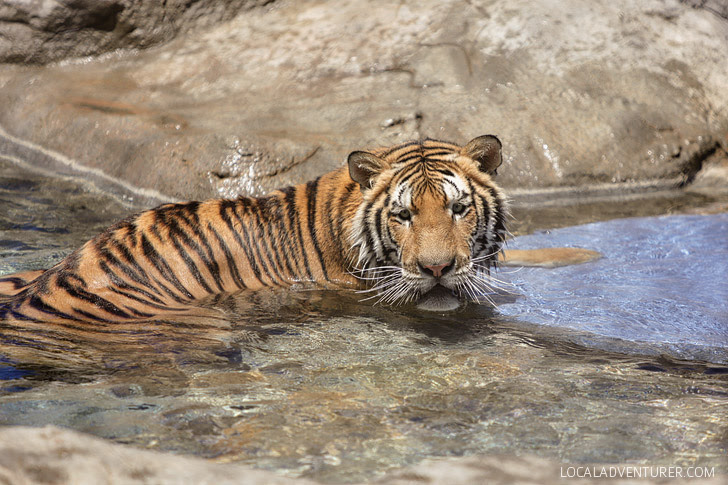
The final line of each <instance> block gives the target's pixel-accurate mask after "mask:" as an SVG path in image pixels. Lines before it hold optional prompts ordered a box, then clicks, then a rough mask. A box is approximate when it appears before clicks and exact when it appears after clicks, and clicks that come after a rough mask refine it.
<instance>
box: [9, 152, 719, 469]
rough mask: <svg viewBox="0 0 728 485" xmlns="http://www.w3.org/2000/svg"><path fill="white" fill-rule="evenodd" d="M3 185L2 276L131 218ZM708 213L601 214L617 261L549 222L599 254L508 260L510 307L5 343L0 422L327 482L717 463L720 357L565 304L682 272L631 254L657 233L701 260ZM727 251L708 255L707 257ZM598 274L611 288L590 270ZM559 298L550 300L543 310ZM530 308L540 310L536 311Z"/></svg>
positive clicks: (293, 314)
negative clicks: (637, 334) (50, 345)
mask: <svg viewBox="0 0 728 485" xmlns="http://www.w3.org/2000/svg"><path fill="white" fill-rule="evenodd" d="M0 187H1V188H2V192H0V225H1V227H2V233H1V235H0V273H6V272H10V271H14V270H16V269H20V268H37V267H43V266H47V265H48V264H49V263H50V262H52V261H54V260H57V259H58V258H60V257H62V256H63V255H65V254H67V253H68V252H69V251H70V250H71V249H72V248H73V247H75V246H77V245H78V244H80V243H81V242H83V241H84V240H85V239H87V238H88V237H90V236H91V235H92V234H94V233H96V232H98V231H99V230H101V228H102V227H103V226H105V225H106V224H108V223H111V222H113V221H114V220H116V219H118V218H119V217H122V216H123V215H124V214H126V213H127V212H128V211H129V209H125V208H124V207H122V206H120V205H119V204H117V203H116V202H114V201H113V200H112V199H108V198H105V197H103V196H102V195H100V194H96V193H93V192H86V191H85V190H84V189H83V188H82V186H80V185H77V184H73V183H71V182H63V181H57V180H52V179H47V178H44V177H41V176H37V175H33V174H29V173H27V172H25V171H22V170H19V169H17V168H14V167H13V166H10V165H0ZM706 217H707V218H705V219H702V218H699V217H698V218H677V219H675V218H666V219H654V218H653V219H640V220H635V221H632V222H629V221H628V222H625V221H615V222H614V223H608V224H633V225H632V226H630V227H631V228H632V230H630V231H626V232H625V234H624V236H623V237H624V238H625V241H624V242H625V243H627V244H636V245H637V250H638V252H637V253H633V252H627V253H625V254H624V255H621V254H619V251H617V254H615V252H614V251H615V249H616V248H618V246H617V243H618V241H614V242H613V244H615V246H610V244H612V243H610V242H606V241H602V240H603V239H605V238H604V236H603V233H599V234H602V235H600V236H599V237H597V236H596V235H595V234H592V235H591V236H590V235H589V231H590V230H591V229H590V226H584V227H582V228H573V229H566V230H559V231H553V232H552V233H551V234H550V235H549V237H551V236H553V237H554V239H553V240H554V241H559V244H566V243H567V242H571V243H575V242H576V243H575V244H582V243H584V244H582V245H585V246H587V247H590V248H593V249H599V250H601V251H603V252H604V254H605V258H604V260H602V261H600V262H597V263H590V264H592V265H593V266H588V265H585V266H582V267H578V268H563V269H559V270H548V271H547V270H527V271H526V270H523V271H520V272H516V273H512V274H506V271H511V270H510V269H509V270H504V271H503V272H502V273H501V276H503V277H509V278H511V279H512V281H513V282H514V284H515V285H516V287H517V288H518V289H520V290H521V292H522V294H520V295H502V296H499V297H498V298H499V302H500V305H501V306H500V308H499V310H493V309H491V308H488V307H483V306H477V305H468V306H466V307H465V308H462V309H460V310H458V311H456V312H454V313H446V314H438V313H431V312H427V313H423V312H419V311H416V310H414V309H411V308H398V309H390V308H387V307H381V306H375V307H373V306H371V305H370V304H368V303H365V302H360V301H359V300H358V298H357V295H355V294H353V293H350V292H326V291H317V290H300V291H263V292H258V293H247V294H240V295H233V296H229V297H227V298H224V299H221V300H218V301H213V302H209V303H208V304H207V305H206V307H205V308H204V309H203V310H204V311H202V310H201V315H200V317H199V318H198V319H196V320H195V321H194V322H189V323H190V324H189V325H187V326H184V327H182V326H180V327H178V328H176V329H175V330H174V332H172V331H171V330H170V329H169V328H167V329H165V328H164V327H161V326H160V327H155V326H154V325H153V324H152V323H150V324H149V326H148V327H146V328H145V329H144V331H138V332H133V331H130V332H129V333H128V334H127V335H125V336H124V337H123V338H121V339H117V340H116V341H114V342H99V341H92V342H88V343H86V344H85V345H78V346H75V347H69V349H68V350H67V351H66V352H65V353H64V354H63V358H59V355H58V354H57V353H54V352H51V351H49V350H47V349H45V350H44V349H23V351H24V352H25V353H20V354H19V353H18V352H17V350H18V349H12V348H10V347H9V346H5V347H4V348H1V349H0V354H4V355H5V356H6V357H5V359H4V360H0V379H2V380H0V424H6V425H11V424H12V425H33V426H40V425H43V424H49V423H52V424H55V425H59V426H65V427H69V428H72V429H76V430H79V431H83V432H88V433H92V434H95V435H98V436H102V437H105V438H108V439H111V440H114V441H116V442H120V443H129V444H133V445H135V446H139V447H144V448H151V449H157V450H166V451H173V452H178V453H190V454H195V455H199V456H204V457H208V458H211V459H214V460H218V461H222V462H230V461H234V462H242V463H246V464H250V465H253V466H256V467H260V468H267V469H273V470H278V471H279V472H281V473H285V474H288V475H293V476H307V477H311V478H314V479H317V480H321V481H323V482H331V483H334V482H337V483H338V482H355V481H359V480H363V479H371V478H374V477H376V476H378V475H380V474H383V473H384V472H386V471H387V470H389V469H392V468H396V467H400V466H404V465H408V464H413V463H417V462H419V461H421V460H423V459H424V458H427V457H435V456H460V455H469V454H477V453H506V454H513V453H517V454H524V453H533V454H536V455H540V456H544V457H550V458H553V459H555V460H558V461H560V462H563V463H565V464H579V463H594V462H599V463H604V462H612V463H619V464H626V463H630V464H634V463H642V464H649V465H652V466H658V465H666V466H680V465H682V466H715V467H717V468H716V471H717V472H718V471H723V472H725V471H727V470H728V464H727V463H726V456H727V454H726V453H727V452H728V443H726V436H728V424H727V423H726V420H725V416H726V415H728V366H726V365H725V361H721V360H720V359H718V358H714V359H713V362H708V361H706V360H704V359H703V360H700V359H699V358H698V357H700V356H699V355H692V356H691V357H693V358H692V360H685V359H682V360H681V359H678V358H676V357H678V356H679V355H678V354H672V356H669V355H666V354H664V353H663V354H662V355H658V354H656V353H655V352H654V351H649V350H650V349H652V350H654V349H659V350H660V351H662V350H664V349H663V348H662V347H659V345H658V344H657V343H658V342H659V341H660V339H659V337H656V338H654V339H652V340H649V339H648V340H647V341H644V340H640V342H641V344H640V346H637V347H630V348H624V347H623V346H622V343H623V342H624V341H625V340H624V339H625V338H629V337H630V334H627V333H626V330H617V331H616V332H617V333H613V334H610V333H609V332H607V331H603V330H604V329H609V328H610V327H609V326H603V327H599V328H596V327H593V328H584V323H583V322H584V321H583V320H578V318H580V312H582V311H583V310H580V308H581V307H580V305H578V304H576V303H575V304H574V305H572V308H570V309H569V308H568V307H569V305H568V301H564V300H563V295H560V294H559V292H560V291H562V290H561V288H562V287H563V286H566V285H568V284H573V285H574V286H578V287H577V288H576V290H574V294H575V298H576V297H578V298H577V299H576V300H575V301H576V302H579V301H588V298H591V297H592V295H591V294H590V293H588V291H590V290H589V288H590V285H591V284H597V283H598V284H599V285H604V282H605V281H606V282H609V281H613V282H614V283H615V286H619V285H622V284H624V283H625V281H629V279H630V278H631V277H632V276H630V274H631V273H629V272H627V269H630V268H631V269H634V268H635V267H636V268H639V269H640V270H639V271H638V272H637V274H639V275H641V277H642V278H643V280H640V282H639V283H638V284H639V285H642V284H643V283H645V282H649V281H651V280H650V278H651V275H652V274H657V273H655V272H656V271H659V268H660V266H659V264H658V263H659V262H667V263H668V267H670V268H675V267H681V265H680V258H683V257H687V256H685V255H684V254H683V252H682V249H687V250H688V251H691V250H692V249H690V248H689V247H688V246H685V244H687V243H689V240H690V238H685V237H684V235H685V233H684V231H683V232H681V233H680V234H677V235H676V236H675V237H676V239H675V241H676V243H677V246H676V247H677V248H678V249H673V248H672V247H671V246H670V245H668V244H666V243H665V241H664V240H660V241H661V242H660V244H658V245H653V247H652V249H653V250H654V254H655V255H657V256H659V257H654V258H650V257H649V254H650V253H649V252H647V253H646V252H641V253H640V252H639V251H642V249H640V247H641V246H640V245H639V241H644V240H645V239H640V238H643V237H646V238H648V239H646V240H649V237H659V234H660V231H661V230H662V228H664V227H665V224H667V225H668V226H669V225H671V224H677V226H676V227H678V228H685V227H688V226H685V224H690V226H689V227H692V229H691V230H692V231H693V232H692V233H691V234H694V235H696V239H699V240H700V241H702V242H701V243H700V244H702V246H700V247H701V248H702V249H704V250H706V251H707V250H709V249H710V248H708V247H707V246H706V244H707V243H706V242H705V240H704V239H701V237H702V236H701V237H697V236H698V235H699V233H700V231H699V230H698V229H697V228H699V227H701V226H700V225H699V224H698V225H695V224H692V222H690V221H693V220H701V221H715V223H716V224H718V226H716V227H720V224H724V221H725V216H715V217H714V216H706ZM603 227H616V226H603ZM620 227H624V226H620ZM646 228H651V229H650V231H646ZM709 234H710V231H707V232H705V234H704V235H705V236H707V235H709ZM535 237H537V238H538V237H541V238H542V237H545V236H544V235H537V236H535ZM572 237H573V238H575V239H572ZM590 237H591V238H592V239H589V238H590ZM632 237H634V239H632ZM671 237H673V236H671ZM583 238H586V239H583ZM521 241H522V242H521ZM521 241H519V242H518V244H523V245H524V246H525V245H527V244H529V243H530V242H534V244H535V243H537V242H538V240H537V239H533V240H529V239H525V238H524V239H522V240H521ZM630 241H632V242H630ZM587 242H588V244H587ZM602 243H604V244H602ZM554 245H558V244H554ZM722 247H723V246H720V244H719V245H718V247H717V248H716V247H714V246H713V249H714V250H715V249H720V248H722ZM643 249H645V248H643ZM645 251H647V250H646V249H645ZM615 257H623V258H626V259H625V260H629V258H634V261H633V262H632V263H633V264H632V266H631V267H625V268H624V270H625V272H624V273H623V274H622V275H621V277H622V278H623V279H621V280H617V279H614V278H615V277H616V276H619V271H618V270H619V268H620V267H623V265H622V266H620V265H619V264H610V262H612V261H614V259H613V258H615ZM721 258H722V256H721V255H720V254H718V252H716V253H715V257H714V259H713V261H715V262H716V263H718V262H720V261H725V258H722V259H721ZM618 261H622V260H618ZM635 265H636V266H635ZM705 269H707V270H710V267H709V265H708V266H703V267H698V268H694V271H697V272H698V273H700V271H703V270H705ZM549 271H550V272H549ZM570 271H573V273H570ZM715 271H719V267H718V266H717V265H716V268H715ZM610 272H611V273H610ZM592 273H594V274H595V276H594V278H598V277H600V278H601V280H598V279H595V280H589V281H587V280H580V281H579V278H582V277H585V275H586V276H588V275H590V274H592ZM711 274H712V273H711ZM579 275H581V276H579ZM664 276H665V275H662V276H661V277H664ZM666 277H668V278H672V279H670V280H669V281H670V282H672V283H674V282H675V281H678V280H679V278H677V277H670V275H669V274H667V276H666ZM561 280H563V281H561ZM575 280H577V281H579V283H580V284H579V285H576V284H575V283H574V281H575ZM661 281H662V280H661ZM693 281H694V280H693ZM716 281H718V282H720V281H721V280H714V279H713V276H710V280H709V284H707V285H706V286H705V287H704V288H705V294H708V295H713V297H714V298H715V300H714V301H713V300H710V299H709V300H705V301H706V302H708V303H711V302H712V303H720V301H721V300H720V298H721V293H715V291H716V290H717V291H720V290H721V288H723V287H722V286H720V285H719V284H718V283H716ZM710 282H712V283H710ZM546 283H550V284H552V285H557V286H555V287H554V288H553V289H550V287H549V285H547V284H546ZM584 283H588V284H584ZM635 283H637V282H635ZM711 285H713V286H711ZM579 288H586V290H584V291H587V293H579V291H582V290H580V289H579ZM599 288H600V290H604V289H605V288H603V286H599ZM617 289H618V288H613V289H612V290H614V291H615V292H616V291H617ZM577 290H579V291H577ZM632 290H633V288H631V289H630V291H632ZM550 291H552V292H554V293H557V295H556V296H557V297H559V298H556V300H557V301H555V302H549V301H547V300H548V299H549V298H551V297H552V296H554V295H553V294H552V293H549V292H550ZM616 294H618V293H616ZM631 294H632V293H630V295H631ZM682 294H683V292H680V291H676V292H675V293H674V294H670V295H669V296H670V298H680V297H681V295H682ZM690 294H691V295H692V294H695V292H692V293H690ZM700 294H701V295H702V294H704V293H700ZM683 296H684V295H683ZM710 298H712V297H710ZM625 301H626V302H628V300H627V299H625ZM702 301H703V300H700V299H697V300H696V301H695V311H696V312H705V311H706V307H704V306H703V303H701V302H702ZM534 302H538V304H539V305H546V307H545V308H544V309H543V311H542V312H541V313H538V312H537V311H536V310H538V309H539V308H540V306H539V305H535V304H534ZM615 304H616V302H615ZM609 308H611V307H609ZM557 309H559V310H561V311H564V310H568V311H569V312H571V313H569V314H568V315H569V318H567V319H566V321H564V319H563V318H562V319H560V320H558V323H559V325H561V327H558V328H555V327H553V326H550V323H551V322H552V321H553V320H552V319H550V318H549V315H551V316H552V317H553V316H554V312H555V311H556V310H557ZM626 309H627V308H625V311H626ZM526 310H528V311H526ZM604 311H605V312H606V310H604ZM716 311H717V310H716ZM524 313H525V316H524ZM516 315H518V317H516ZM571 317H573V318H574V320H573V322H572V323H573V324H572V325H571V327H569V324H570V321H571ZM655 317H656V318H660V319H661V320H659V321H658V322H657V323H658V324H660V325H663V326H664V328H666V329H668V330H669V332H668V333H666V338H667V339H668V340H669V341H670V342H672V343H674V344H686V343H691V344H694V343H695V342H692V341H691V342H683V341H681V340H680V338H682V337H685V335H683V334H682V333H680V328H679V325H673V324H672V323H671V322H672V321H673V320H674V319H673V318H664V315H662V314H655ZM191 323H194V325H192V324H191ZM587 323H589V322H588V321H587ZM564 327H565V328H566V329H564ZM712 327H715V326H714V325H712V324H711V327H710V328H712ZM571 329H575V330H571ZM598 332H601V333H598ZM585 335H586V336H591V338H592V340H589V339H585V338H583V337H584V336H585ZM696 335H697V336H696V338H700V339H702V338H705V336H706V335H707V334H706V335H703V336H701V335H698V334H696ZM575 336H576V337H575ZM714 342H716V343H717V344H720V345H723V344H722V343H721V342H722V341H718V340H715V341H714ZM698 343H700V341H698ZM651 345H652V347H650V346H651ZM720 345H718V346H720ZM676 348H679V347H676ZM668 350H669V349H668ZM673 350H674V348H673ZM11 355H13V356H15V357H16V359H17V358H18V355H21V356H22V357H23V359H22V360H23V362H22V363H20V362H18V361H17V360H15V361H13V360H11V359H10V356H11ZM710 356H712V357H716V355H715V354H712V353H711V354H710Z"/></svg>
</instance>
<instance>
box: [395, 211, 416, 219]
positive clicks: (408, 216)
mask: <svg viewBox="0 0 728 485" xmlns="http://www.w3.org/2000/svg"><path fill="white" fill-rule="evenodd" d="M395 215H396V216H397V217H399V218H400V219H402V220H403V221H409V220H410V219H412V213H411V212H410V211H409V209H402V210H401V211H399V212H397V213H396V214H395Z"/></svg>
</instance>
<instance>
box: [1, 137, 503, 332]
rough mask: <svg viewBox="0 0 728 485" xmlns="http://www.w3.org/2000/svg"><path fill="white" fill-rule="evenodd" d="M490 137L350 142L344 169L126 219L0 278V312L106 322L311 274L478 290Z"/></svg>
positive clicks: (486, 262) (495, 242)
mask: <svg viewBox="0 0 728 485" xmlns="http://www.w3.org/2000/svg"><path fill="white" fill-rule="evenodd" d="M502 158H503V157H502V144H501V142H500V140H499V139H498V138H497V137H496V136H494V135H483V136H479V137H476V138H474V139H472V140H471V141H470V142H468V143H467V144H465V145H463V146H460V145H457V144H454V143H450V142H446V141H440V140H435V139H431V138H427V139H423V140H417V141H408V142H404V143H401V144H397V145H395V146H390V147H384V148H376V149H371V150H368V151H354V152H352V153H350V154H349V156H348V157H347V163H346V165H344V166H342V167H340V168H339V169H337V170H334V171H332V172H330V173H327V174H324V175H322V176H320V177H319V178H317V179H315V180H312V181H309V182H307V183H304V184H300V185H295V186H289V187H286V188H283V189H280V190H275V191H272V192H270V193H269V194H267V195H265V196H262V197H257V198H256V197H245V196H241V197H238V198H236V199H211V200H206V201H202V202H198V201H194V202H186V203H174V204H165V205H161V206H159V207H157V208H154V209H151V210H147V211H144V212H140V213H138V214H135V215H132V216H130V217H128V218H126V219H124V220H122V221H120V222H118V223H116V224H114V225H112V226H111V227H109V228H108V229H107V230H105V231H104V232H102V233H101V234H99V235H97V236H96V237H94V238H92V239H91V240H89V241H88V242H86V243H85V244H84V245H83V246H81V247H80V248H79V249H77V250H75V251H73V252H72V253H71V254H70V255H68V256H67V257H66V258H65V259H63V260H61V261H60V262H59V263H57V264H56V265H55V266H53V267H52V268H50V269H48V270H45V271H33V272H28V273H20V274H15V275H9V276H6V277H3V278H0V294H2V295H3V296H0V328H2V322H3V321H5V322H7V321H10V320H13V321H16V322H21V323H22V322H43V321H49V320H53V321H55V320H60V321H64V322H71V323H74V322H85V323H88V322H92V323H93V322H97V323H104V324H106V323H110V322H119V321H127V320H135V319H136V320H138V319H149V318H154V317H155V316H158V315H160V314H162V313H164V312H171V311H184V310H185V308H186V307H187V306H188V305H190V304H191V303H193V302H196V301H200V300H202V299H204V298H207V297H210V296H211V295H216V294H222V293H233V292H238V291H243V290H259V289H262V288H266V287H286V286H292V285H296V284H300V283H307V282H308V283H314V284H316V285H320V286H322V287H324V288H356V289H359V290H364V291H369V292H371V293H372V294H373V296H374V297H376V298H377V301H378V302H383V303H386V304H391V305H397V304H403V303H407V302H410V301H416V300H418V299H419V298H421V297H422V296H423V295H425V294H427V293H428V292H429V291H430V290H432V289H433V288H434V287H436V286H438V285H439V286H441V287H444V288H446V289H447V290H449V291H452V292H454V293H455V294H457V295H458V296H459V297H461V298H465V299H467V298H470V299H475V298H477V297H478V295H479V294H482V293H484V292H486V291H488V290H489V289H490V288H491V285H490V283H489V280H488V275H489V272H490V269H491V268H492V267H494V266H496V265H497V264H498V254H499V253H500V252H501V251H502V248H503V244H504V242H505V240H506V235H507V229H506V220H507V218H508V215H509V211H508V203H507V199H506V196H505V195H504V193H503V191H502V190H501V189H500V188H499V187H498V186H497V185H496V183H495V182H494V177H495V175H496V171H497V169H498V167H499V166H500V165H501V163H502Z"/></svg>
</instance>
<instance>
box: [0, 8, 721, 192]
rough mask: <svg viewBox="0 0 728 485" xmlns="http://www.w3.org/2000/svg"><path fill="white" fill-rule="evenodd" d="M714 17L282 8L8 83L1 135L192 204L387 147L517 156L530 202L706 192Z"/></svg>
mask: <svg viewBox="0 0 728 485" xmlns="http://www.w3.org/2000/svg"><path fill="white" fill-rule="evenodd" d="M47 3H48V4H49V5H50V4H55V3H54V2H47ZM82 3H83V2H82ZM228 3H230V4H231V5H232V4H233V3H234V4H235V5H242V3H236V2H228ZM80 4H81V3H79V5H80ZM118 4H119V5H121V2H119V3H118ZM178 4H181V3H180V2H171V3H170V2H168V3H167V5H178ZM251 4H252V3H251ZM28 5H31V4H28ZM74 5H75V4H74ZM95 5H96V4H95ZM113 5H116V3H114V2H102V3H99V4H98V6H97V7H94V8H99V9H101V8H102V7H104V6H106V7H108V8H112V7H111V6H113ZM195 5H197V3H195ZM246 5H247V4H246ZM701 5H703V3H702V2H701ZM706 5H707V4H706ZM178 6H179V5H178ZM703 6H704V8H693V7H691V6H690V5H686V4H684V3H681V2H678V1H677V0H671V1H668V2H662V1H656V0H651V1H648V2H643V3H640V4H639V5H634V4H633V3H631V2H626V1H623V0H620V1H617V2H614V1H609V2H607V1H600V2H591V3H589V5H588V6H585V5H584V4H582V3H580V2H578V1H575V0H569V1H567V2H551V1H543V2H537V3H535V4H534V3H533V2H529V1H526V0H518V1H515V2H514V1H510V0H508V1H506V0H498V1H495V2H466V1H464V0H449V1H447V2H440V1H434V0H427V1H423V2H411V1H404V2H400V3H398V4H397V5H396V6H393V5H392V4H391V2H384V1H377V2H369V3H367V4H366V6H364V4H362V3H361V2H356V1H353V0H351V1H342V2H336V5H335V7H334V4H333V3H317V2H313V3H311V2H304V3H300V2H291V3H286V4H280V5H279V4H273V5H272V6H269V7H265V8H258V9H252V10H248V11H245V12H243V13H241V14H240V15H238V16H236V17H235V18H233V19H231V20H229V21H227V22H224V23H220V24H218V25H215V26H213V27H210V28H209V29H208V30H206V31H204V32H201V31H196V33H195V34H192V35H186V36H184V37H182V36H179V37H177V38H176V39H174V40H173V41H171V42H169V43H168V44H166V45H164V46H160V47H155V48H152V49H148V50H145V51H141V52H133V51H131V52H127V53H118V54H114V55H110V56H105V57H101V58H98V59H83V60H76V61H65V62H63V63H61V64H56V65H49V66H46V67H22V66H11V65H7V66H3V67H0V87H1V89H0V104H1V105H2V106H3V108H4V109H3V110H2V112H0V125H2V126H3V127H4V129H5V130H6V131H7V132H8V134H10V135H12V136H15V137H18V138H19V139H21V141H29V142H33V143H35V144H37V145H40V146H42V147H45V148H49V149H52V150H54V151H55V152H57V153H59V154H61V155H63V156H65V157H66V158H69V159H72V160H75V161H77V162H78V163H80V164H83V165H85V166H89V167H95V168H99V169H101V170H103V171H104V172H105V173H106V174H108V175H110V176H112V177H114V178H117V179H119V180H123V181H126V182H130V183H131V184H133V185H135V186H138V187H143V188H146V189H155V190H158V191H160V192H162V193H163V194H165V195H167V196H168V197H169V198H180V199H190V198H206V197H210V196H219V195H222V196H234V195H237V194H241V193H244V194H259V193H263V192H266V191H268V190H270V189H272V188H275V187H279V186H281V185H286V184H290V183H298V182H301V181H303V180H307V179H310V178H312V177H315V176H317V175H319V174H321V173H324V172H326V171H329V170H331V169H333V168H335V167H338V166H340V165H341V164H342V163H343V160H344V157H345V156H346V154H347V153H348V152H349V151H351V150H354V149H360V148H363V147H367V146H371V145H383V144H390V143H394V142H398V141H402V140H404V139H410V138H419V137H426V136H430V137H435V138H444V139H449V140H455V141H460V140H467V139H469V138H471V137H473V136H476V135H480V134H484V133H494V134H497V135H499V136H500V137H501V139H503V140H504V142H505V150H504V151H505V163H504V166H503V167H502V169H501V173H500V175H499V180H500V182H501V183H502V184H503V185H504V186H505V187H506V188H510V189H516V188H517V189H531V188H537V187H538V188H542V187H557V186H575V185H576V186H580V185H588V184H607V185H612V184H619V183H622V182H633V181H638V182H639V181H643V182H644V181H655V180H656V181H657V182H656V184H657V185H658V186H659V185H660V184H662V185H663V186H664V185H671V184H675V183H681V182H689V181H691V180H692V178H693V177H694V176H695V174H696V173H697V172H699V171H700V169H701V168H702V166H703V165H704V163H705V162H706V161H707V160H713V159H715V160H716V163H718V162H720V161H721V160H725V159H726V155H725V148H726V147H725V145H726V134H728V121H727V118H726V111H725V106H727V105H728V63H725V62H724V60H725V59H724V57H725V52H728V21H727V20H726V19H725V18H724V16H721V15H717V14H716V13H715V11H714V10H715V9H711V8H708V7H707V6H705V5H703ZM8 8H9V7H5V10H2V11H3V12H7V11H8V10H7V9H8ZM18 8H19V7H18ZM104 8H105V7H104ZM149 8H152V7H151V6H150V7H149ZM124 12H126V10H124ZM226 12H227V11H226ZM225 15H227V13H226V14H225ZM6 16H7V14H6ZM223 17H224V16H222V15H218V16H217V17H216V18H223ZM210 18H212V17H210ZM352 19H356V20H352ZM78 21H79V22H80V21H81V20H78ZM164 25H166V24H164V23H161V24H160V29H162V30H164V29H163V27H164ZM84 32H85V30H84V29H80V30H79V31H78V33H77V36H78V37H79V38H80V37H82V36H84V35H86V34H84ZM112 32H113V31H112ZM134 32H136V31H134ZM155 32H156V31H155ZM64 35H66V34H64ZM67 35H71V34H70V33H67ZM130 35H131V34H130ZM155 35H156V34H155ZM162 37H164V36H162ZM164 38H168V37H164ZM13 45H15V43H14V44H13ZM58 49H59V51H63V49H62V48H60V47H59V48H58ZM62 53H63V55H66V54H68V52H66V51H63V52H62ZM31 161H32V160H31ZM59 163H60V162H59Z"/></svg>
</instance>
